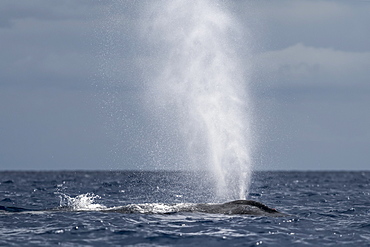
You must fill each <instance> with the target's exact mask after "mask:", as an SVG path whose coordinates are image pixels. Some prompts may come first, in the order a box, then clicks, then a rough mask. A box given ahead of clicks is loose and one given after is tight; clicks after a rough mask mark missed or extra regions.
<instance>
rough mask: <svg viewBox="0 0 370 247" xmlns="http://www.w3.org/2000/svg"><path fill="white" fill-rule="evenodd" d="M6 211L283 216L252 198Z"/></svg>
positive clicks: (11, 210) (12, 209) (2, 208)
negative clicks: (77, 208)
mask: <svg viewBox="0 0 370 247" xmlns="http://www.w3.org/2000/svg"><path fill="white" fill-rule="evenodd" d="M1 211H3V212H7V213H20V212H23V213H32V212H41V211H43V212H55V211H100V212H107V213H123V214H135V213H136V214H174V213H205V214H223V215H251V216H285V214H284V213H281V212H279V211H277V210H276V209H274V208H270V207H268V206H266V205H265V204H263V203H261V202H257V201H253V200H236V201H230V202H225V203H173V204H167V203H143V204H128V205H124V206H118V207H112V208H100V209H91V210H89V209H80V210H73V209H71V208H68V207H57V208H53V209H43V210H37V209H27V208H21V207H14V206H2V205H0V212H1Z"/></svg>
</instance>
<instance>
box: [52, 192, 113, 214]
mask: <svg viewBox="0 0 370 247" xmlns="http://www.w3.org/2000/svg"><path fill="white" fill-rule="evenodd" d="M58 194H59V198H60V203H59V204H60V207H61V208H65V209H69V210H72V211H89V210H102V209H105V208H106V207H105V206H104V205H101V204H98V203H95V199H100V196H98V195H94V194H93V193H86V194H81V195H78V196H76V197H71V196H68V195H66V194H63V193H58Z"/></svg>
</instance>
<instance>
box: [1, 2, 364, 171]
mask: <svg viewBox="0 0 370 247" xmlns="http://www.w3.org/2000/svg"><path fill="white" fill-rule="evenodd" d="M151 3H152V2H151V1H146V2H144V1H87V0H74V1H47V0H37V1H27V0H19V1H12V0H3V1H1V3H0V47H1V48H0V51H1V56H0V170H71V169H74V170H85V169H90V170H116V169H118V170H125V169H128V170H136V169H144V170H145V169H149V170H150V169H156V168H158V167H156V166H155V164H153V163H152V162H151V160H152V159H153V157H155V156H156V155H157V154H153V152H154V151H153V150H154V149H151V146H152V145H155V143H156V141H155V138H160V137H159V136H158V134H154V133H152V126H153V124H152V123H153V119H152V116H151V115H150V114H149V113H148V112H147V109H145V108H144V107H143V106H142V105H143V104H142V102H143V101H145V96H146V95H147V94H146V92H145V90H146V89H145V88H146V85H148V84H150V83H151V81H150V79H148V78H150V75H151V74H153V76H154V74H155V72H154V71H153V66H152V67H151V66H149V64H155V63H160V62H161V61H156V60H155V59H156V57H157V56H156V54H157V53H158V52H159V51H153V50H151V47H152V46H151V44H150V42H151V41H150V39H148V38H143V37H145V35H146V33H145V29H143V23H144V22H145V21H147V20H150V18H148V16H149V17H150V15H151V13H150V11H149V10H148V9H150V8H147V6H148V5H150V4H151ZM156 3H157V4H159V5H161V4H165V2H164V1H160V2H159V1H157V2H156ZM222 8H224V10H225V11H227V12H228V13H230V15H232V17H233V18H234V19H235V20H236V21H237V22H238V23H239V25H238V28H239V29H240V30H239V31H240V32H241V33H244V34H245V35H244V36H243V37H244V40H242V41H240V43H241V44H240V46H239V48H238V49H240V50H242V54H244V53H243V51H244V50H245V51H246V50H247V51H248V56H246V57H245V58H243V59H241V60H240V61H241V63H242V64H240V66H241V67H243V66H245V67H246V68H247V67H248V68H249V67H251V68H252V69H251V71H250V73H248V78H247V80H246V81H248V88H249V95H250V99H248V100H250V101H251V102H252V105H253V112H254V121H253V125H252V127H253V128H254V131H255V133H256V136H257V138H255V139H256V140H255V144H254V145H255V148H253V150H254V153H253V167H254V170H369V167H370V166H369V165H370V152H369V150H370V149H369V148H370V130H369V129H370V114H369V106H370V43H369V40H370V29H369V26H368V24H369V23H370V15H369V14H368V13H370V1H361V0H355V1H329V0H328V1H319V0H317V1H316V0H310V1H305V0H301V1H295V0H287V1H285V0H282V1H222ZM144 24H145V23H144ZM153 42H154V41H153ZM243 63H245V64H243ZM148 140H149V141H148ZM156 150H158V149H156ZM161 155H169V156H171V154H168V153H166V152H165V153H162V154H161ZM168 160H170V161H173V162H176V157H171V159H168ZM165 167H166V169H171V168H172V167H171V165H168V166H165Z"/></svg>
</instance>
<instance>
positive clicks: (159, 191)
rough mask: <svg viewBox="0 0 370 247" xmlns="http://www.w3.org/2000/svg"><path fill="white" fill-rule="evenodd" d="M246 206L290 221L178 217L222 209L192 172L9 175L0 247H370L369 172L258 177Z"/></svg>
mask: <svg viewBox="0 0 370 247" xmlns="http://www.w3.org/2000/svg"><path fill="white" fill-rule="evenodd" d="M247 199H250V200H255V201H258V202H262V203H264V204H266V205H268V206H269V207H272V208H275V209H277V210H278V211H279V212H282V213H284V214H286V215H285V216H282V217H271V216H253V215H224V214H212V213H201V212H176V210H174V208H175V206H176V205H182V204H184V203H215V202H217V200H216V199H215V197H214V196H213V190H212V186H210V183H209V181H207V179H205V177H204V175H203V174H197V173H191V172H133V171H111V172H103V171H96V172H94V171H65V172H11V171H5V172H0V246H54V245H61V246H82V245H83V246H123V245H124V246H370V172H368V171H366V172H255V173H254V174H253V181H252V184H251V188H250V192H249V194H248V195H247ZM125 205H134V206H135V207H136V208H137V209H138V210H137V211H135V212H133V213H119V212H107V211H106V209H112V208H119V207H122V206H125Z"/></svg>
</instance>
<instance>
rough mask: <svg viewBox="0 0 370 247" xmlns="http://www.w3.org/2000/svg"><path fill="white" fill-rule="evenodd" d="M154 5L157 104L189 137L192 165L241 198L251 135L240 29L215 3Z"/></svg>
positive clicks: (227, 196) (219, 193) (219, 192)
mask: <svg viewBox="0 0 370 247" xmlns="http://www.w3.org/2000/svg"><path fill="white" fill-rule="evenodd" d="M156 4H157V5H156V7H155V8H153V9H152V14H151V20H150V21H151V25H150V30H151V35H150V37H151V42H153V43H155V44H156V45H157V51H159V52H158V53H159V57H160V58H161V59H160V60H161V62H158V65H157V67H156V68H157V71H160V73H159V75H158V76H157V80H156V81H155V83H152V84H153V85H152V86H151V88H150V91H151V94H150V95H151V97H152V98H153V99H155V102H156V104H157V105H156V106H157V107H153V109H162V110H164V112H167V116H168V117H169V118H170V119H171V125H172V127H173V126H176V127H175V128H176V131H177V132H178V133H181V135H179V136H181V138H182V141H184V143H186V146H187V147H186V149H187V150H184V152H187V155H188V157H189V160H190V162H189V163H191V164H190V165H189V168H191V169H197V170H206V171H208V172H209V173H208V174H210V176H211V177H212V178H213V179H214V184H215V188H216V189H215V195H216V197H217V198H218V200H232V199H244V198H245V196H246V193H247V191H248V187H249V181H250V176H251V168H252V167H251V145H252V134H251V130H250V123H251V119H250V117H251V116H250V115H251V113H250V110H251V109H250V103H249V102H248V94H247V84H248V72H249V67H248V66H249V65H248V64H245V62H244V63H243V64H241V59H240V57H239V55H240V54H239V51H240V50H239V48H240V47H241V41H242V34H241V32H240V30H241V28H240V26H238V23H237V22H236V21H235V20H234V19H233V17H232V15H230V13H228V11H227V8H225V6H223V5H222V4H220V3H219V2H217V1H213V0H212V1H211V0H197V1H182V0H171V1H161V2H159V3H158V2H157V3H156ZM243 49H245V47H243ZM244 53H245V51H244ZM242 65H243V66H242ZM158 114H159V113H158ZM162 114H163V113H162Z"/></svg>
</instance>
